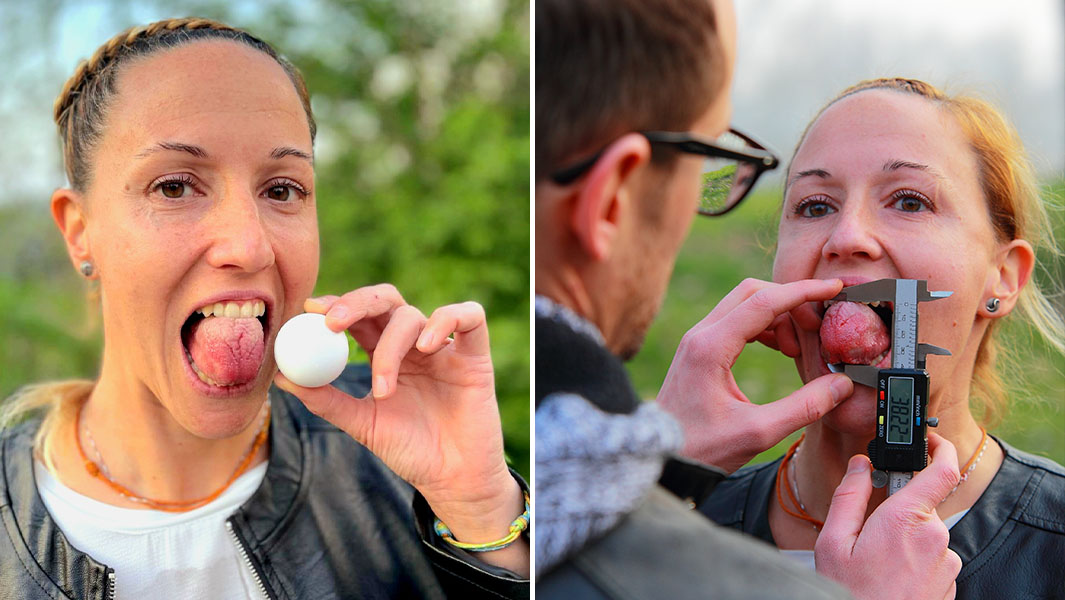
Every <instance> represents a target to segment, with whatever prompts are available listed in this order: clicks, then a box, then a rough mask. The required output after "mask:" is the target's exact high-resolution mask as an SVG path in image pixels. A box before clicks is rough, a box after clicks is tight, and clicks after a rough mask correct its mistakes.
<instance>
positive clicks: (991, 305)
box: [984, 298, 998, 313]
mask: <svg viewBox="0 0 1065 600" xmlns="http://www.w3.org/2000/svg"><path fill="white" fill-rule="evenodd" d="M984 306H985V308H987V312H989V313H993V312H995V311H997V310H998V298H991V299H990V300H988V301H987V304H986V305H984Z"/></svg>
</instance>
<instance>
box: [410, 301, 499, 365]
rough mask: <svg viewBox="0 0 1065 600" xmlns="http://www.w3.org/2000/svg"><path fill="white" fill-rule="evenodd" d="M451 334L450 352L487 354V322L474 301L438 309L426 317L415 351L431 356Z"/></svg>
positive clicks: (478, 305)
mask: <svg viewBox="0 0 1065 600" xmlns="http://www.w3.org/2000/svg"><path fill="white" fill-rule="evenodd" d="M452 334H454V335H455V344H454V347H453V350H455V351H456V352H460V353H462V354H476V355H488V354H489V353H490V349H489V344H488V323H487V321H486V320H485V314H484V307H482V306H481V305H480V304H478V303H476V302H463V303H461V304H449V305H447V306H441V307H440V308H438V309H436V310H435V311H433V314H432V315H431V316H430V317H429V320H428V322H427V323H426V324H425V328H424V330H423V331H422V334H421V337H419V338H418V350H420V351H421V352H423V353H425V354H432V353H434V352H436V351H438V350H440V349H441V348H443V347H444V346H445V345H447V342H448V337H449V336H451V335H452Z"/></svg>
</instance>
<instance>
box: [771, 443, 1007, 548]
mask: <svg viewBox="0 0 1065 600" xmlns="http://www.w3.org/2000/svg"><path fill="white" fill-rule="evenodd" d="M980 433H981V434H982V437H981V439H980V442H981V443H980V447H979V448H977V449H976V451H975V452H973V455H972V456H970V457H969V461H968V462H966V463H965V466H963V467H962V468H961V469H960V472H961V479H960V481H958V485H961V484H963V483H965V481H966V480H967V479H969V474H970V473H972V472H973V469H975V468H976V463H978V462H980V459H981V458H983V456H984V450H985V449H986V448H987V439H988V435H987V430H986V429H984V428H983V427H981V428H980ZM804 439H806V434H805V433H804V434H802V435H801V436H799V439H797V440H795V443H794V444H792V445H791V448H788V451H787V453H786V454H784V460H782V461H780V466H779V467H777V503H778V504H779V505H780V508H782V509H783V510H784V512H786V513H788V514H789V515H791V516H793V517H795V518H796V519H801V520H803V521H807V522H809V523H811V524H813V526H814V528H815V529H817V530H818V531H820V530H821V528H822V527H824V526H825V522H824V521H822V520H820V519H816V518H814V517H812V516H811V515H810V513H808V512H806V507H805V506H803V505H802V502H799V499H798V497H796V495H795V492H794V491H792V489H791V486H790V485H789V484H788V476H787V470H788V465H789V464H790V463H791V458H792V457H793V456H794V455H795V451H796V450H798V449H799V444H802V441H803V440H804ZM781 489H784V490H786V491H787V492H788V499H789V500H791V504H792V506H794V507H795V508H794V509H792V508H790V507H789V506H788V505H787V504H785V503H784V496H783V495H782V493H781ZM957 489H958V486H954V489H953V490H951V491H950V493H951V494H953V493H954V492H955V491H956V490H957ZM948 495H949V494H948Z"/></svg>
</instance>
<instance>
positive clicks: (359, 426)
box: [274, 373, 374, 447]
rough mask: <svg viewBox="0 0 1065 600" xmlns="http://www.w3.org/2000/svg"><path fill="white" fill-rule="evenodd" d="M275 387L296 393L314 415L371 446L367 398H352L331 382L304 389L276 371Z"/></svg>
mask: <svg viewBox="0 0 1065 600" xmlns="http://www.w3.org/2000/svg"><path fill="white" fill-rule="evenodd" d="M274 383H276V384H277V387H279V388H281V389H283V390H285V391H286V392H288V393H290V394H292V395H294V396H296V397H297V398H299V399H300V401H301V402H303V404H304V406H306V407H307V409H308V410H310V411H311V412H313V413H314V414H316V415H318V416H320V417H322V418H323V419H325V420H326V421H329V422H330V423H332V424H334V425H336V426H337V427H339V428H340V429H341V430H343V431H344V432H346V433H347V434H348V435H350V436H351V437H353V438H355V440H356V441H358V442H359V443H360V444H363V445H364V446H367V447H372V444H373V440H371V439H370V436H371V435H372V427H373V419H374V408H373V400H372V399H370V398H353V397H352V396H350V395H348V394H345V393H344V392H342V391H340V390H338V389H337V388H335V387H333V386H331V385H325V386H322V387H316V388H306V387H302V386H299V385H296V384H295V383H292V382H291V381H289V379H288V378H287V377H285V376H284V375H282V374H281V373H278V374H277V375H275V376H274Z"/></svg>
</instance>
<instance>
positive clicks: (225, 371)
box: [181, 298, 269, 391]
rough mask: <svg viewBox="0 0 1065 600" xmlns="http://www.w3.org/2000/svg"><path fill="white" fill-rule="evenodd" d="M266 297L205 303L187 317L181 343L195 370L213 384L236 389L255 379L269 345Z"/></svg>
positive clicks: (231, 389)
mask: <svg viewBox="0 0 1065 600" xmlns="http://www.w3.org/2000/svg"><path fill="white" fill-rule="evenodd" d="M268 323H269V319H268V318H267V303H266V301H264V300H262V299H259V298H254V299H247V300H230V301H225V302H215V303H212V304H206V305H204V306H202V307H200V308H198V309H196V310H195V311H193V313H192V314H191V315H189V317H188V318H187V319H186V320H185V323H184V324H183V325H182V327H181V343H182V347H183V350H184V352H185V359H186V361H188V364H189V367H190V368H191V370H192V373H193V374H195V376H196V377H197V378H198V379H199V380H200V382H202V383H204V384H205V385H207V386H210V388H214V389H218V390H229V391H233V390H236V389H238V388H240V387H242V386H246V385H247V384H250V383H251V382H253V381H254V380H255V379H256V377H257V376H258V374H259V370H260V369H261V367H262V363H263V357H264V355H265V349H266V341H265V340H266V333H267V328H268Z"/></svg>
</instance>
